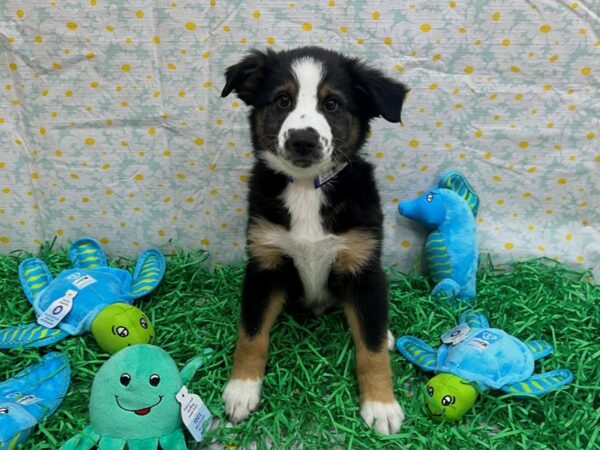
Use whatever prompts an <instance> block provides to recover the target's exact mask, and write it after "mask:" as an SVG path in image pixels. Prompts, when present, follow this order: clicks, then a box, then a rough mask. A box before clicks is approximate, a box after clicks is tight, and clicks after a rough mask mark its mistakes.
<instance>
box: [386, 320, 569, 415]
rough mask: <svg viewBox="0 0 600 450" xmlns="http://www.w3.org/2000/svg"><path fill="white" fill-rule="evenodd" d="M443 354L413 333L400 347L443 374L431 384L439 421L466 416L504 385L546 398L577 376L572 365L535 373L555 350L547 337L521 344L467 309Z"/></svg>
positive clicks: (429, 396) (432, 411) (428, 389)
mask: <svg viewBox="0 0 600 450" xmlns="http://www.w3.org/2000/svg"><path fill="white" fill-rule="evenodd" d="M442 342H443V344H442V346H441V347H440V348H439V349H438V350H437V352H436V351H435V350H434V349H433V348H431V347H430V346H429V345H427V344H426V343H425V342H423V341H421V340H420V339H417V338H415V337H412V336H403V337H401V338H399V339H398V341H397V342H396V346H397V348H398V350H399V351H400V353H402V355H403V356H404V357H405V358H406V359H408V360H409V361H410V362H411V363H413V364H415V365H416V366H418V367H420V368H421V369H423V370H424V371H426V372H429V371H435V372H437V373H438V374H437V375H436V376H434V377H433V378H431V379H430V380H429V382H428V383H427V385H426V386H425V393H424V395H425V398H426V401H425V406H426V408H427V412H428V414H429V415H430V416H431V418H432V419H433V420H434V421H435V422H442V421H445V422H453V421H455V420H458V419H460V418H461V417H462V416H463V414H465V413H466V412H467V411H468V410H469V409H470V408H471V406H473V404H474V403H475V400H476V399H477V395H478V393H479V392H484V391H487V390H490V389H501V390H502V391H504V392H506V393H507V394H515V395H517V396H522V397H528V396H541V395H543V394H545V393H547V392H549V391H552V390H554V389H557V388H559V387H561V386H564V385H565V384H568V383H570V382H571V381H572V380H573V375H572V374H571V372H570V371H569V370H567V369H558V370H553V371H551V372H546V373H542V374H537V375H534V374H533V370H534V362H535V361H536V360H538V359H540V358H543V357H544V356H547V355H549V354H551V353H552V352H553V349H552V346H551V345H550V344H548V343H546V342H544V341H529V342H525V343H524V342H521V341H520V340H519V339H517V338H515V337H513V336H511V335H510V334H508V333H506V332H505V331H503V330H499V329H497V328H490V327H489V324H488V321H487V319H486V318H485V316H484V315H483V314H480V313H478V312H477V311H473V310H467V311H465V312H464V313H463V314H462V315H461V316H460V320H459V325H458V326H457V327H455V328H453V329H452V330H450V331H448V332H447V333H444V334H443V335H442Z"/></svg>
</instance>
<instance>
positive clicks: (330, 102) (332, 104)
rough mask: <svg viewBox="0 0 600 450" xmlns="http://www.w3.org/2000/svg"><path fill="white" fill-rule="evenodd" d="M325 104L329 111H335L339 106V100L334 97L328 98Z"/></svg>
mask: <svg viewBox="0 0 600 450" xmlns="http://www.w3.org/2000/svg"><path fill="white" fill-rule="evenodd" d="M324 105H325V109H326V110H327V111H329V112H333V111H335V110H336V109H337V108H338V102H337V100H336V99H335V98H333V97H329V98H326V99H325V103H324Z"/></svg>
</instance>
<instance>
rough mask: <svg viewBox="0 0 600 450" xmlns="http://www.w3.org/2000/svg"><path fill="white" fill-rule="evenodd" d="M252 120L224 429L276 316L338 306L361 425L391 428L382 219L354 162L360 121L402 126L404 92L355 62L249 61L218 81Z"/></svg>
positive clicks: (258, 369)
mask: <svg viewBox="0 0 600 450" xmlns="http://www.w3.org/2000/svg"><path fill="white" fill-rule="evenodd" d="M225 75H226V84H225V87H224V89H223V92H222V96H223V97H226V96H227V95H229V94H230V93H231V92H232V91H233V92H235V93H236V94H237V96H238V97H239V98H240V99H241V100H243V101H244V102H245V103H246V104H247V105H248V106H250V107H251V110H250V127H251V131H252V144H253V147H254V155H255V157H256V158H255V162H254V166H253V169H252V173H251V176H250V180H249V193H248V196H249V204H248V214H249V217H248V229H247V253H248V266H247V269H246V276H245V281H244V286H243V292H242V313H241V321H240V327H239V339H238V341H237V346H236V350H235V356H234V363H233V371H232V373H231V378H230V380H229V382H228V384H227V386H226V388H225V392H224V393H223V399H224V402H225V411H226V413H227V414H228V416H229V418H230V420H231V421H232V422H234V423H235V422H239V421H241V420H244V419H245V418H247V417H248V415H249V414H250V412H251V411H253V410H254V409H256V408H257V406H258V403H259V398H260V391H261V384H262V378H263V374H264V370H265V365H266V361H267V353H268V346H269V331H270V329H271V326H272V325H273V322H274V321H275V319H276V318H277V315H278V314H279V313H280V311H281V310H282V308H283V307H284V306H285V305H287V306H290V305H292V306H298V305H302V306H304V307H307V308H309V309H313V310H315V311H323V310H324V309H326V308H328V307H330V306H334V305H338V306H341V307H342V308H343V310H344V312H345V315H346V319H347V321H348V324H349V325H350V329H351V331H352V336H353V339H354V342H355V344H356V371H357V376H358V382H359V388H360V402H361V406H360V407H361V409H360V412H361V415H362V417H363V419H364V420H365V421H366V423H367V424H368V425H370V426H373V427H374V428H375V429H376V430H377V431H379V432H381V433H386V434H391V433H395V432H397V431H398V430H399V429H400V425H401V423H402V421H403V420H404V413H403V411H402V409H401V407H400V405H399V404H398V402H397V401H396V399H395V397H394V393H393V391H392V378H391V369H390V362H389V355H388V345H387V344H388V343H387V325H388V298H387V283H386V277H385V275H384V272H383V270H382V266H381V246H382V237H383V236H382V222H383V215H382V212H381V206H380V201H379V194H378V191H377V186H376V184H375V179H374V175H373V167H372V166H371V164H369V163H368V162H366V161H365V160H364V159H363V158H362V157H361V156H360V155H359V151H360V149H361V147H362V146H363V144H364V143H365V140H366V137H367V134H368V131H369V121H370V120H371V119H372V118H374V117H380V116H381V117H383V118H384V119H386V120H388V121H390V122H399V121H400V110H401V108H402V102H403V101H404V97H405V95H406V92H407V89H406V87H405V86H403V85H402V84H400V83H398V82H396V81H393V80H391V79H389V78H386V77H385V76H384V75H383V74H382V73H381V72H379V71H378V70H375V69H373V68H370V67H368V66H367V65H365V64H364V63H363V62H361V61H359V60H357V59H353V58H348V57H346V56H343V55H341V54H339V53H337V52H333V51H329V50H325V49H322V48H317V47H303V48H297V49H294V50H289V51H281V52H277V53H276V52H274V51H271V50H268V51H266V52H261V51H253V52H251V53H250V54H249V55H247V56H246V57H245V58H243V59H242V60H241V61H240V62H239V63H237V64H235V65H233V66H231V67H229V68H228V69H227V70H226V73H225Z"/></svg>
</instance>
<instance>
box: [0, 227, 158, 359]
mask: <svg viewBox="0 0 600 450" xmlns="http://www.w3.org/2000/svg"><path fill="white" fill-rule="evenodd" d="M69 258H70V259H71V262H72V263H73V268H72V269H67V270H63V271H62V272H61V273H59V274H58V275H57V276H56V277H52V275H51V274H50V270H49V269H48V267H47V266H46V264H44V262H43V261H42V260H41V259H38V258H28V259H25V260H24V261H23V262H21V264H20V265H19V279H20V280H21V286H22V287H23V291H24V292H25V295H26V296H27V299H28V300H29V302H30V303H31V305H32V307H33V310H34V312H35V315H36V317H37V323H30V324H27V325H18V326H14V327H9V328H5V329H2V330H0V349H8V348H19V347H44V346H47V345H52V344H54V343H56V342H58V341H60V340H62V339H64V338H66V337H68V336H78V335H80V334H83V333H86V332H89V331H91V332H92V334H93V335H94V337H95V338H96V341H97V342H98V344H99V345H100V347H102V348H103V349H104V350H106V351H107V352H109V353H114V352H116V351H118V350H120V349H122V348H124V347H126V346H128V345H133V344H142V343H151V342H152V340H153V339H154V328H153V327H152V324H151V323H150V320H148V317H147V316H146V315H145V314H144V313H143V312H142V311H140V310H139V309H138V308H136V307H135V306H132V303H133V302H134V300H136V299H138V298H140V297H143V296H145V295H147V294H149V293H150V292H152V291H153V290H154V289H155V288H156V287H157V286H158V284H159V283H160V281H161V279H162V277H163V275H164V273H165V258H164V256H163V254H162V253H161V252H160V251H159V250H157V249H148V250H145V251H144V252H143V253H142V254H141V255H140V257H139V258H138V261H137V263H136V266H135V270H134V272H133V276H132V275H131V273H129V271H127V270H123V269H115V268H112V267H109V266H108V263H107V261H106V256H105V255H104V251H103V250H102V247H101V246H100V244H99V243H98V242H97V241H95V240H94V239H92V238H81V239H78V240H76V241H75V242H73V243H72V244H71V247H70V249H69Z"/></svg>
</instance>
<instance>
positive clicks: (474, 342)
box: [467, 338, 490, 350]
mask: <svg viewBox="0 0 600 450" xmlns="http://www.w3.org/2000/svg"><path fill="white" fill-rule="evenodd" d="M467 345H469V346H471V347H475V348H476V349H477V350H485V349H486V348H488V345H490V343H489V342H488V341H486V340H484V339H479V338H473V339H471V340H470V341H469V342H467Z"/></svg>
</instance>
